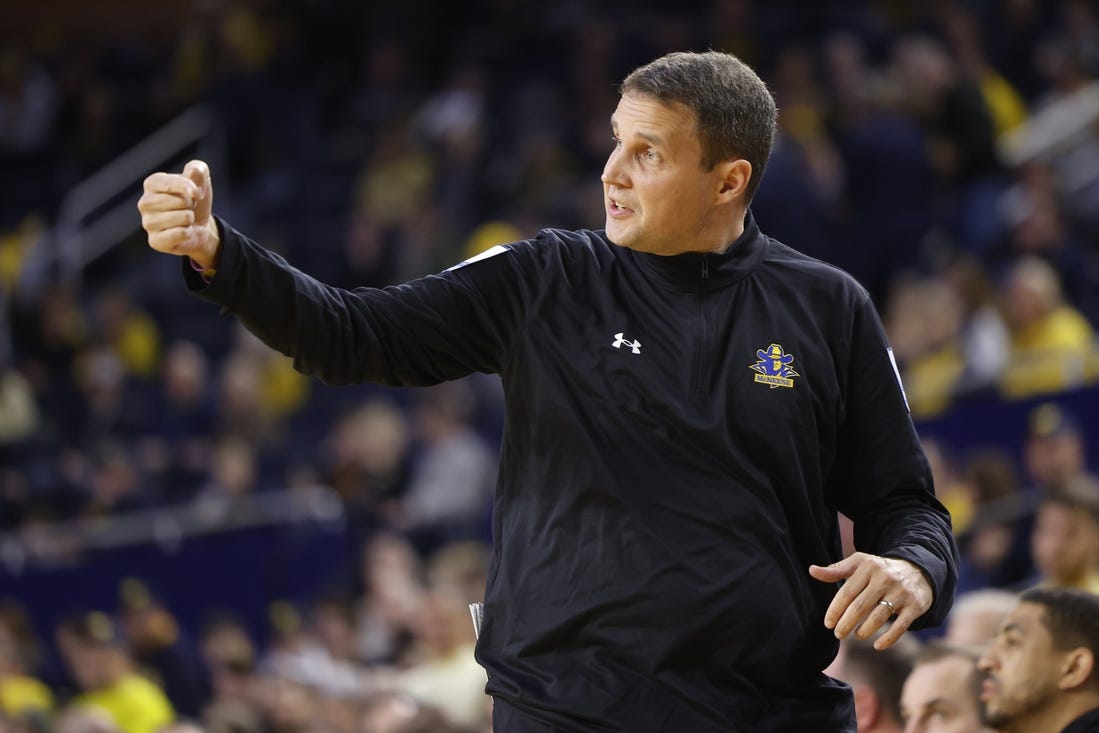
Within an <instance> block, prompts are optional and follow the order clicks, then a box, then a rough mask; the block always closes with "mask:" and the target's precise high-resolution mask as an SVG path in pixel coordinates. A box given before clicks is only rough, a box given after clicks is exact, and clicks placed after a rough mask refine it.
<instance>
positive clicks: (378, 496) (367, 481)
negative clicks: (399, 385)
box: [322, 398, 411, 539]
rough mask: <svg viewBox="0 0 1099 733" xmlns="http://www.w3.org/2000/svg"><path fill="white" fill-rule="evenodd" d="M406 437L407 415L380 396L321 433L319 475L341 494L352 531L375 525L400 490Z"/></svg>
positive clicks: (405, 473) (405, 478) (404, 482)
mask: <svg viewBox="0 0 1099 733" xmlns="http://www.w3.org/2000/svg"><path fill="white" fill-rule="evenodd" d="M409 442H410V439H409V427H408V419H407V417H406V416H405V414H404V413H403V412H402V411H401V410H400V409H399V408H398V407H397V406H396V405H394V404H393V403H392V401H390V400H387V399H384V398H372V399H370V400H369V401H367V402H365V403H364V404H362V405H361V406H359V407H357V408H355V409H354V410H352V411H351V412H349V413H348V414H346V415H344V416H343V417H341V418H340V419H339V421H338V422H337V423H336V425H335V426H334V427H333V428H332V429H331V431H330V432H329V434H328V436H327V437H326V438H325V440H324V444H323V446H322V451H323V454H324V464H325V465H324V466H323V469H322V471H323V473H322V475H323V477H324V480H325V482H326V483H327V484H328V485H329V486H331V487H332V488H334V489H335V490H336V491H337V492H338V493H339V495H340V497H341V498H342V499H343V502H344V506H345V507H346V510H347V513H348V515H349V519H350V522H351V527H352V530H353V531H354V532H356V534H360V533H367V532H369V531H372V530H376V529H377V528H378V526H379V525H381V524H383V522H384V520H383V517H384V516H385V515H386V513H387V510H391V509H392V508H393V505H394V504H396V502H397V501H399V497H400V496H401V495H402V494H403V493H404V491H405V487H406V485H407V482H408V472H409V464H410V462H411V459H410V457H409V450H408V447H409ZM356 539H360V538H358V537H357V538H356Z"/></svg>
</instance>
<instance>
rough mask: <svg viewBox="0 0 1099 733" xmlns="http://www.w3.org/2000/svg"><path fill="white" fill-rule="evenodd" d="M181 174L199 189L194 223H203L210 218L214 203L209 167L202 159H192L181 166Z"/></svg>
mask: <svg viewBox="0 0 1099 733" xmlns="http://www.w3.org/2000/svg"><path fill="white" fill-rule="evenodd" d="M183 175H184V176H185V177H186V178H188V179H190V181H191V182H192V183H194V184H195V186H196V187H197V188H198V190H199V195H198V198H197V199H196V200H195V223H196V224H200V225H201V224H205V223H206V222H207V221H208V220H209V219H210V213H211V210H212V208H213V204H214V188H213V184H212V183H211V181H210V167H209V166H207V165H206V163H205V162H204V161H201V160H192V161H190V162H189V163H187V165H185V166H183Z"/></svg>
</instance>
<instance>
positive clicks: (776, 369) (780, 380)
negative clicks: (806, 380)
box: [748, 344, 801, 389]
mask: <svg viewBox="0 0 1099 733" xmlns="http://www.w3.org/2000/svg"><path fill="white" fill-rule="evenodd" d="M756 358H757V359H759V361H757V362H756V363H755V364H749V365H748V368H749V369H751V370H752V371H754V372H756V374H755V381H756V382H758V383H759V384H766V385H768V386H769V387H770V388H771V389H776V388H778V387H793V386H794V377H800V376H801V375H800V374H799V373H798V372H796V371H794V368H793V367H792V366H790V365H791V364H793V363H794V355H793V354H787V353H786V352H785V351H783V349H782V346H781V345H779V344H771V345H770V346H768V347H767V348H766V349H758V350H757V351H756Z"/></svg>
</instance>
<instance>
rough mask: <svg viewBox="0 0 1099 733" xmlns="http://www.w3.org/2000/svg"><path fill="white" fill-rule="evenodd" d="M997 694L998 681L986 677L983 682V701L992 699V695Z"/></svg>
mask: <svg viewBox="0 0 1099 733" xmlns="http://www.w3.org/2000/svg"><path fill="white" fill-rule="evenodd" d="M995 694H996V683H995V682H993V681H992V680H990V679H986V680H985V681H984V682H982V683H981V701H982V702H984V701H986V700H990V699H992V696H993V695H995Z"/></svg>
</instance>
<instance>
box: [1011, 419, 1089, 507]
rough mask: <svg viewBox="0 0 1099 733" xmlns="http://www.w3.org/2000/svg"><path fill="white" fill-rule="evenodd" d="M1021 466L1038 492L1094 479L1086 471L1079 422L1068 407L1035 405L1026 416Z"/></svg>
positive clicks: (1085, 454)
mask: <svg viewBox="0 0 1099 733" xmlns="http://www.w3.org/2000/svg"><path fill="white" fill-rule="evenodd" d="M1023 465H1024V467H1025V469H1026V472H1027V476H1028V477H1029V478H1030V480H1031V481H1033V482H1034V490H1035V491H1037V492H1048V491H1056V490H1057V489H1061V488H1064V487H1065V486H1068V485H1070V484H1072V483H1075V482H1077V481H1079V480H1081V479H1086V480H1091V481H1094V480H1095V478H1094V476H1093V475H1092V474H1090V473H1089V472H1088V467H1087V451H1086V449H1085V446H1084V435H1083V432H1082V429H1081V427H1080V421H1079V420H1078V418H1077V417H1076V416H1075V415H1074V414H1073V413H1072V411H1071V410H1070V409H1069V408H1067V407H1063V406H1061V405H1058V404H1056V403H1053V402H1046V403H1043V404H1041V405H1038V406H1037V407H1035V408H1034V409H1033V410H1032V411H1031V412H1030V415H1029V416H1028V418H1027V438H1026V443H1025V444H1024V446H1023Z"/></svg>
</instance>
